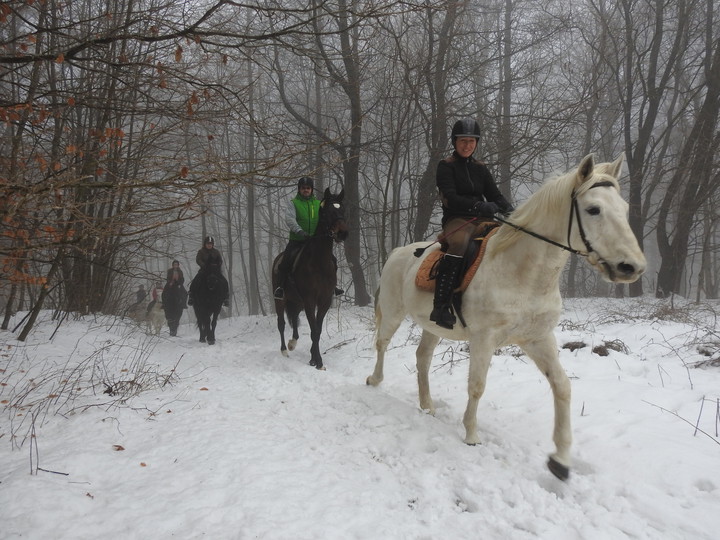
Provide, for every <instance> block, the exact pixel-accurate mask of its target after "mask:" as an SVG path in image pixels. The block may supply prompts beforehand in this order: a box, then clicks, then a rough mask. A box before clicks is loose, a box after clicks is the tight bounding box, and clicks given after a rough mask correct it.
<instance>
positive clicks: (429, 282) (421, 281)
mask: <svg viewBox="0 0 720 540" xmlns="http://www.w3.org/2000/svg"><path fill="white" fill-rule="evenodd" d="M499 228H500V227H493V228H492V229H491V230H489V231H488V232H487V234H486V235H485V236H484V237H482V238H475V239H474V240H473V241H475V242H479V243H480V247H479V249H478V250H477V251H476V252H475V258H474V259H473V260H472V262H471V263H470V265H469V266H468V268H467V270H466V271H465V274H464V275H463V276H462V279H461V281H460V286H459V287H458V288H457V289H455V292H462V291H464V290H465V289H467V288H468V285H470V280H472V278H473V276H474V275H475V272H477V269H478V267H479V266H480V263H481V262H482V259H483V256H484V255H485V249H486V247H487V241H488V239H489V238H490V237H491V236H492V235H493V234H495V232H496V231H497V230H498V229H499ZM443 255H445V253H444V252H442V251H433V252H432V253H430V255H428V256H427V257H425V260H423V262H422V263H420V268H418V271H417V274H416V275H415V286H416V287H417V288H418V289H420V290H422V291H427V292H434V291H435V272H434V271H433V269H434V268H435V265H436V264H437V263H438V262H439V260H440V259H441V258H442V257H443Z"/></svg>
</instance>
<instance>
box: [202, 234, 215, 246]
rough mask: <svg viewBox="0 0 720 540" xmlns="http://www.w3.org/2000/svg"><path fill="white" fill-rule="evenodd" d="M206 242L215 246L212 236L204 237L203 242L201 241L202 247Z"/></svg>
mask: <svg viewBox="0 0 720 540" xmlns="http://www.w3.org/2000/svg"><path fill="white" fill-rule="evenodd" d="M208 242H209V243H211V244H212V245H213V246H214V245H215V239H214V238H213V237H212V236H206V237H205V240H204V241H203V246H204V245H205V244H207V243H208Z"/></svg>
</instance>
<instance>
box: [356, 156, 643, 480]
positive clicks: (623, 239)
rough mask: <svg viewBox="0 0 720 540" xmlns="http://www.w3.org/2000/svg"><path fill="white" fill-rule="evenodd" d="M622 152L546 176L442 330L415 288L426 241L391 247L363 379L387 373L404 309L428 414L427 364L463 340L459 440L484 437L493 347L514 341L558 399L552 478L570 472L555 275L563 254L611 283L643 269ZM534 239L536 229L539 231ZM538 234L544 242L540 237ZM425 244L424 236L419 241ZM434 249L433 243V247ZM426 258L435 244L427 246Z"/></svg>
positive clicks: (498, 237) (492, 244) (493, 244)
mask: <svg viewBox="0 0 720 540" xmlns="http://www.w3.org/2000/svg"><path fill="white" fill-rule="evenodd" d="M623 160H624V155H621V156H620V157H618V158H617V159H616V160H615V161H614V162H612V163H601V164H595V162H594V159H593V157H592V155H589V156H587V157H585V158H584V159H583V160H582V161H581V162H580V165H579V166H578V168H577V169H575V170H573V171H571V172H569V173H567V174H565V175H563V176H560V177H558V178H555V179H553V180H549V181H548V182H546V183H545V184H544V185H543V186H542V187H541V188H540V189H539V190H538V191H537V192H536V193H535V194H534V195H532V196H531V197H530V198H529V199H528V200H527V201H526V202H525V203H524V204H522V205H521V206H520V207H519V208H518V209H517V210H516V211H515V212H513V214H512V216H511V218H510V221H509V222H505V224H504V225H502V226H501V227H500V229H499V230H498V231H497V233H496V234H495V235H493V236H492V238H491V239H490V240H489V241H488V246H487V249H486V252H485V257H484V260H483V262H482V264H481V265H480V268H479V270H478V272H477V274H476V275H475V277H474V278H473V279H472V281H471V282H470V284H469V285H468V288H467V290H466V291H465V293H464V295H463V306H462V314H463V316H464V320H465V322H466V324H467V327H463V325H462V324H461V323H460V322H458V324H456V325H455V328H454V329H452V330H447V329H445V328H442V327H440V326H438V325H436V324H435V323H433V322H431V321H430V319H429V316H430V312H431V311H432V300H433V294H432V293H430V292H425V291H421V290H420V289H418V288H417V287H416V286H415V274H416V273H417V270H418V267H419V266H420V263H421V262H422V260H423V258H424V257H423V256H421V257H417V256H416V254H415V251H416V250H417V251H418V252H422V251H423V249H418V248H422V247H423V244H420V243H416V244H411V245H408V246H405V247H400V248H397V249H395V250H394V251H393V252H392V253H391V254H390V257H389V258H388V260H387V263H386V264H385V267H384V268H383V271H382V276H381V278H380V288H379V291H378V294H377V298H376V299H375V321H376V337H375V348H376V350H377V362H376V364H375V370H374V372H373V374H372V375H370V376H369V377H368V378H367V384H370V385H373V386H377V385H378V384H380V382H382V380H383V363H384V357H385V350H386V349H387V347H388V344H389V343H390V339H391V338H392V336H393V334H394V333H395V331H396V330H397V329H398V327H399V326H400V323H401V322H402V321H403V319H404V318H405V316H406V315H408V314H409V315H410V316H411V317H412V318H413V320H414V321H415V322H416V323H417V324H418V325H420V327H422V329H423V332H422V337H421V339H420V344H419V346H418V348H417V351H416V358H417V371H418V375H417V378H418V390H419V394H420V407H421V408H422V409H425V410H427V411H428V412H430V413H431V414H434V405H433V401H432V398H431V397H430V387H429V382H428V371H429V369H430V363H431V360H432V353H433V350H434V349H435V346H436V345H437V344H438V342H439V340H440V338H447V339H453V340H463V341H468V342H469V345H470V367H469V375H468V403H467V408H466V409H465V415H464V416H463V424H464V426H465V430H466V434H465V442H466V443H467V444H470V445H474V444H477V443H479V442H480V438H479V437H478V433H477V407H478V401H479V400H480V397H481V396H482V394H483V391H484V390H485V380H486V377H487V372H488V369H489V367H490V360H491V358H492V355H493V351H494V350H496V349H497V348H498V347H502V346H505V345H509V344H517V345H519V346H520V347H521V348H522V349H523V351H525V353H526V354H527V355H528V356H529V357H530V358H532V360H533V361H534V362H535V364H536V365H537V367H538V369H540V371H541V372H542V373H543V374H544V375H545V376H546V377H547V380H548V382H549V383H550V388H551V389H552V392H553V399H554V404H555V427H554V431H553V441H554V443H555V452H554V453H553V454H551V455H550V457H549V460H548V467H549V469H550V471H551V472H552V473H553V474H554V475H555V476H557V477H558V478H560V479H562V480H565V479H567V478H568V476H569V474H570V462H571V459H570V444H571V439H572V435H571V429H570V381H569V379H568V377H567V375H566V374H565V371H564V370H563V368H562V366H561V364H560V362H559V359H558V346H557V342H556V340H555V336H554V334H553V329H554V328H555V326H556V325H557V323H558V321H559V319H560V312H561V308H562V300H561V297H560V285H559V280H560V274H561V272H562V269H563V267H564V266H565V263H566V262H567V259H568V257H569V252H570V251H572V252H576V253H579V254H581V255H584V256H586V258H587V260H588V262H589V263H590V264H591V265H592V266H593V267H594V268H595V269H596V270H597V271H598V272H600V274H601V275H602V277H603V278H604V279H605V280H607V281H610V282H614V283H631V282H633V281H635V280H637V279H638V278H639V277H640V275H641V274H642V273H643V271H644V270H645V264H646V263H645V256H644V255H643V253H642V251H641V250H640V247H639V246H638V243H637V239H636V238H635V236H634V234H633V232H632V230H631V229H630V226H629V224H628V221H627V213H628V205H627V203H626V202H625V201H624V200H623V199H622V197H621V196H620V188H619V185H618V178H619V176H620V172H621V169H622V164H623ZM538 237H541V238H540V239H538ZM543 240H544V241H543ZM425 245H426V244H425ZM434 249H439V247H437V246H435V247H434ZM426 251H427V252H426V253H425V256H427V255H428V253H429V252H430V251H431V250H426Z"/></svg>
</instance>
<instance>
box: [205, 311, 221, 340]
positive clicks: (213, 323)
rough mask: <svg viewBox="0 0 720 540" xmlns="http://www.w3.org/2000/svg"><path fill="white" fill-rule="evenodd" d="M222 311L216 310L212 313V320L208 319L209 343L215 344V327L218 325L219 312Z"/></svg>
mask: <svg viewBox="0 0 720 540" xmlns="http://www.w3.org/2000/svg"><path fill="white" fill-rule="evenodd" d="M219 313H220V312H219V311H216V312H214V313H213V314H212V320H210V321H208V331H207V342H208V345H215V327H216V326H217V319H218V314H219Z"/></svg>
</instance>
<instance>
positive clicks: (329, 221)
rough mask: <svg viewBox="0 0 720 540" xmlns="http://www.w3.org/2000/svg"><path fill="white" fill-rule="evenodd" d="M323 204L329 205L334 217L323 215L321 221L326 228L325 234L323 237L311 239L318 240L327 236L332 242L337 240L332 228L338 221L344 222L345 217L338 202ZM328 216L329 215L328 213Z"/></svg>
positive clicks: (316, 236) (335, 232)
mask: <svg viewBox="0 0 720 540" xmlns="http://www.w3.org/2000/svg"><path fill="white" fill-rule="evenodd" d="M324 202H325V204H330V205H331V206H332V207H333V208H334V209H335V210H336V212H335V215H334V216H332V217H331V216H330V215H327V217H326V214H325V213H323V221H324V222H325V225H326V227H327V232H326V233H325V234H324V235H315V236H314V237H313V238H318V237H322V236H329V237H330V238H332V239H333V240H337V231H336V230H334V226H335V224H336V223H337V222H338V221H345V215H344V212H343V210H342V206H341V205H340V203H339V202H334V201H324ZM328 214H329V213H328Z"/></svg>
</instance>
